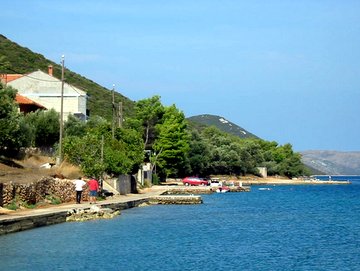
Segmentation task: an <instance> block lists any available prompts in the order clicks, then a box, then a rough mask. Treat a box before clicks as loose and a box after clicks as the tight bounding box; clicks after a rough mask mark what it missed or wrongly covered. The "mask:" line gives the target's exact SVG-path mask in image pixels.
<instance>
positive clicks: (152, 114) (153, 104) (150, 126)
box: [132, 96, 164, 150]
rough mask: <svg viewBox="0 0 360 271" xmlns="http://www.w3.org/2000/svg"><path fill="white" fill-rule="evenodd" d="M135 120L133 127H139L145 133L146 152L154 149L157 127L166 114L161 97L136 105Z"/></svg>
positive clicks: (154, 97) (139, 102)
mask: <svg viewBox="0 0 360 271" xmlns="http://www.w3.org/2000/svg"><path fill="white" fill-rule="evenodd" d="M135 112H136V113H135V119H136V122H135V121H133V122H132V123H133V126H138V127H139V128H140V129H142V131H143V140H144V150H145V149H152V144H153V143H154V141H155V138H156V136H157V135H156V129H155V126H156V125H157V124H158V123H159V122H160V121H161V119H162V116H163V114H164V106H163V105H162V104H161V101H160V96H153V97H151V98H148V99H144V100H140V101H138V102H137V103H136V105H135Z"/></svg>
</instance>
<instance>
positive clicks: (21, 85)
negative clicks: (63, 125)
mask: <svg viewBox="0 0 360 271" xmlns="http://www.w3.org/2000/svg"><path fill="white" fill-rule="evenodd" d="M1 79H2V81H3V82H5V83H6V84H7V85H8V86H11V87H13V88H15V89H16V90H17V91H18V93H19V94H20V95H21V96H24V97H26V98H28V99H30V100H32V101H34V102H36V103H37V104H40V105H42V106H44V107H45V108H47V109H55V111H57V112H59V113H60V111H61V88H62V87H61V84H62V82H61V80H59V79H57V78H56V77H54V76H53V68H52V66H49V70H48V73H45V72H43V71H40V70H38V71H35V72H32V73H28V74H25V75H21V74H8V75H2V76H1ZM86 99H87V95H86V92H85V91H83V90H81V89H79V88H76V87H74V86H72V85H70V84H67V83H64V93H63V114H64V115H63V119H64V120H67V117H68V116H69V115H70V114H72V115H75V116H77V117H78V118H80V119H83V120H85V119H86V116H87V114H86Z"/></svg>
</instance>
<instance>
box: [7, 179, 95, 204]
mask: <svg viewBox="0 0 360 271" xmlns="http://www.w3.org/2000/svg"><path fill="white" fill-rule="evenodd" d="M88 195H89V190H88V188H87V187H84V191H83V193H82V200H83V201H87V200H88ZM49 197H57V198H59V199H60V200H61V202H73V201H75V199H76V193H75V186H74V184H73V182H72V181H71V180H66V179H57V178H52V177H44V178H43V179H41V180H39V181H36V182H34V183H30V184H17V183H4V184H0V206H1V207H3V206H6V205H8V204H11V203H12V202H13V201H14V200H15V199H16V201H22V202H26V203H28V204H36V203H39V202H43V201H46V200H48V198H49Z"/></svg>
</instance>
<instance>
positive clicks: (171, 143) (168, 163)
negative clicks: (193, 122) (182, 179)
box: [153, 105, 189, 177]
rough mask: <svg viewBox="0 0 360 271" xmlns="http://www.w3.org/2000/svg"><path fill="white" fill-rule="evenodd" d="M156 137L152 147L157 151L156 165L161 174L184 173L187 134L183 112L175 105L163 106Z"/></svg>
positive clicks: (187, 142)
mask: <svg viewBox="0 0 360 271" xmlns="http://www.w3.org/2000/svg"><path fill="white" fill-rule="evenodd" d="M156 131H157V133H158V138H157V139H156V141H155V143H154V145H153V149H154V151H155V152H157V153H159V155H158V157H157V161H156V163H157V165H158V168H159V169H160V170H161V172H162V173H163V175H165V176H168V177H171V176H178V175H182V174H184V172H185V171H186V169H185V167H186V165H187V163H186V162H187V161H186V159H187V153H188V151H189V135H188V133H187V130H186V120H185V116H184V114H183V113H182V112H181V111H179V110H178V109H177V108H176V106H175V105H172V106H170V107H166V108H165V114H164V116H163V118H162V123H159V124H157V125H156Z"/></svg>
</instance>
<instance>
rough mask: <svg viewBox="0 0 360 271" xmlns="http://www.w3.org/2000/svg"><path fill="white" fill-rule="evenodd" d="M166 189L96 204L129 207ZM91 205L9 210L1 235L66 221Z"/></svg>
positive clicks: (2, 221)
mask: <svg viewBox="0 0 360 271" xmlns="http://www.w3.org/2000/svg"><path fill="white" fill-rule="evenodd" d="M165 191H166V189H165V188H157V189H152V190H148V191H145V192H144V193H140V194H128V195H116V196H114V197H111V198H108V199H106V200H102V201H98V202H97V203H96V205H97V206H98V207H100V208H112V209H117V210H123V209H128V208H132V207H136V206H138V205H139V204H141V203H144V202H148V201H149V199H150V198H152V197H156V196H159V195H161V194H162V193H164V192H165ZM91 206H93V205H92V204H90V203H89V202H82V203H81V204H76V203H64V204H60V205H51V206H47V207H44V208H36V209H26V210H19V211H7V212H6V214H0V235H2V234H7V233H12V232H18V231H23V230H28V229H31V228H36V227H41V226H48V225H53V224H58V223H62V222H66V217H67V216H68V213H69V212H70V211H71V210H74V209H81V210H87V209H90V208H91Z"/></svg>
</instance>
